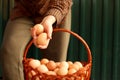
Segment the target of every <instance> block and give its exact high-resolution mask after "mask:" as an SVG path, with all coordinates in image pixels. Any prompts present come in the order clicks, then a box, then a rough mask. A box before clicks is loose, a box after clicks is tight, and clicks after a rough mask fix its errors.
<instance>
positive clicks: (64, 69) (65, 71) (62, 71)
mask: <svg viewBox="0 0 120 80" xmlns="http://www.w3.org/2000/svg"><path fill="white" fill-rule="evenodd" d="M56 73H57V75H67V74H68V69H66V68H64V67H61V68H59V70H57V72H56Z"/></svg>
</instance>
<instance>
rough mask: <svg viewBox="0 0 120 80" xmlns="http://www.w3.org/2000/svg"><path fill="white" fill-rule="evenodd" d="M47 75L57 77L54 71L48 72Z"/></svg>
mask: <svg viewBox="0 0 120 80" xmlns="http://www.w3.org/2000/svg"><path fill="white" fill-rule="evenodd" d="M46 74H47V75H56V73H55V72H54V71H48V72H46Z"/></svg>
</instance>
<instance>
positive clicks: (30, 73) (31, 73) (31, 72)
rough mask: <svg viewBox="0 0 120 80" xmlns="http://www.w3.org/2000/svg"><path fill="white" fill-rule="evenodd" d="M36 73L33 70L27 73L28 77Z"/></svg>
mask: <svg viewBox="0 0 120 80" xmlns="http://www.w3.org/2000/svg"><path fill="white" fill-rule="evenodd" d="M34 75H36V72H35V71H34V70H31V71H30V72H29V73H28V77H29V78H30V79H31V78H32V76H34Z"/></svg>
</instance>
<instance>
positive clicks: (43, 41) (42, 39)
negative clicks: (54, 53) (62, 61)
mask: <svg viewBox="0 0 120 80" xmlns="http://www.w3.org/2000/svg"><path fill="white" fill-rule="evenodd" d="M47 42H48V38H47V33H41V34H40V35H39V36H38V37H37V39H36V43H37V44H38V45H46V44H47Z"/></svg>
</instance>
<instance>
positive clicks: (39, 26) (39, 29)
mask: <svg viewBox="0 0 120 80" xmlns="http://www.w3.org/2000/svg"><path fill="white" fill-rule="evenodd" d="M34 28H36V29H37V30H36V34H37V35H39V34H40V33H43V32H44V27H43V26H42V25H41V24H36V25H35V26H34Z"/></svg>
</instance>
